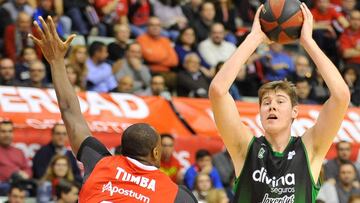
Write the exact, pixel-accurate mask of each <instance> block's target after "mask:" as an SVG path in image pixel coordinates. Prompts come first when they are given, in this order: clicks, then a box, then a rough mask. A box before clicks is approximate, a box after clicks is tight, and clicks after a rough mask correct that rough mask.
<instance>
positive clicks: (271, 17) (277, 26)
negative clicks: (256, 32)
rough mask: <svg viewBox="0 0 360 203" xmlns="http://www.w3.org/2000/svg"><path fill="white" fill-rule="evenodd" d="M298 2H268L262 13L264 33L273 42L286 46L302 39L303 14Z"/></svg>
mask: <svg viewBox="0 0 360 203" xmlns="http://www.w3.org/2000/svg"><path fill="white" fill-rule="evenodd" d="M300 4H301V3H300V2H299V1H298V0H267V1H266V2H265V4H264V7H263V9H262V11H261V13H260V24H261V29H262V30H263V32H264V33H265V34H266V35H267V36H268V38H269V39H270V40H272V41H275V42H278V43H281V44H286V43H290V42H293V41H294V40H296V39H298V38H299V37H300V33H301V27H302V24H303V20H304V19H303V14H302V12H301V8H300Z"/></svg>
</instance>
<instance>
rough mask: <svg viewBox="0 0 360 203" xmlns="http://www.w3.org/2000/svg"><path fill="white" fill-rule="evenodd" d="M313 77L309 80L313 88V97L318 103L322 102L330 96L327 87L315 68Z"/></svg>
mask: <svg viewBox="0 0 360 203" xmlns="http://www.w3.org/2000/svg"><path fill="white" fill-rule="evenodd" d="M313 75H314V76H313V77H312V79H311V81H310V83H311V87H312V89H313V98H314V100H316V102H318V103H319V104H323V103H324V102H325V101H326V100H327V99H328V98H329V96H330V93H329V89H328V88H327V86H326V84H325V81H324V79H323V78H322V76H321V75H320V73H319V72H318V71H317V70H316V69H315V70H314V73H313Z"/></svg>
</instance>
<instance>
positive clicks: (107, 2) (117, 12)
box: [94, 0, 128, 35]
mask: <svg viewBox="0 0 360 203" xmlns="http://www.w3.org/2000/svg"><path fill="white" fill-rule="evenodd" d="M127 2H128V1H127V0H100V1H99V0H98V1H95V2H94V3H95V8H96V10H97V12H98V14H99V17H100V20H101V21H102V22H103V23H104V24H105V25H106V27H107V30H110V31H112V30H113V27H112V25H114V24H118V23H119V24H127V23H128V20H127V14H128V3H127ZM108 34H109V35H112V33H111V32H110V33H108Z"/></svg>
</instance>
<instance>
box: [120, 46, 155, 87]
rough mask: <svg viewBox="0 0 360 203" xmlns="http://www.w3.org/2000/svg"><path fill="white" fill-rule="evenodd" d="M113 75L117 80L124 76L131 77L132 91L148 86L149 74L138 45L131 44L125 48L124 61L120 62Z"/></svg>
mask: <svg viewBox="0 0 360 203" xmlns="http://www.w3.org/2000/svg"><path fill="white" fill-rule="evenodd" d="M114 74H115V77H116V78H117V79H118V80H119V79H120V78H122V77H124V76H125V75H129V76H131V77H132V78H133V80H134V85H133V91H139V90H142V89H145V88H146V87H148V86H149V85H150V80H151V74H150V70H149V68H148V67H147V66H146V65H145V64H144V63H143V57H142V53H141V46H140V44H138V43H132V44H129V45H128V46H127V48H126V55H125V60H123V61H122V66H121V68H120V70H118V71H117V72H115V73H114Z"/></svg>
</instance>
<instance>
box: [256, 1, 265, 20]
mask: <svg viewBox="0 0 360 203" xmlns="http://www.w3.org/2000/svg"><path fill="white" fill-rule="evenodd" d="M263 8H264V4H261V5H260V6H259V8H258V9H257V11H256V13H255V17H254V20H259V17H260V12H261V10H262V9H263Z"/></svg>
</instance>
